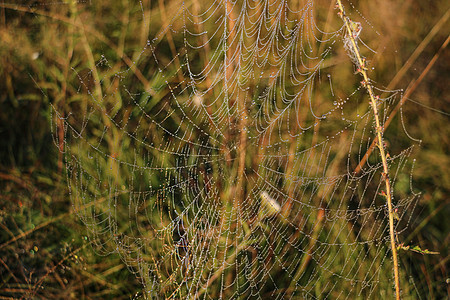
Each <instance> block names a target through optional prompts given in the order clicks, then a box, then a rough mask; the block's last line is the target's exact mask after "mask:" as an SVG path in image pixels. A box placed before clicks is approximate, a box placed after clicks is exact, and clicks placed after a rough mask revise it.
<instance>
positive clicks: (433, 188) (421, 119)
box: [0, 0, 450, 299]
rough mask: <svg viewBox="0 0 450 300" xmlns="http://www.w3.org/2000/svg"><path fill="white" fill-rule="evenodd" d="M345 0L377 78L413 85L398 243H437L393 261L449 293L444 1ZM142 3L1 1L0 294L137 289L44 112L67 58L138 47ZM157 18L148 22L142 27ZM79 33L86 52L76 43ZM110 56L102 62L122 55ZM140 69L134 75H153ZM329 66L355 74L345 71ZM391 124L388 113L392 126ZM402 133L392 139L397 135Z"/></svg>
mask: <svg viewBox="0 0 450 300" xmlns="http://www.w3.org/2000/svg"><path fill="white" fill-rule="evenodd" d="M165 2H166V5H167V6H170V5H171V3H172V2H173V1H165ZM327 3H328V2H326V1H318V3H317V6H320V5H325V6H327ZM344 4H345V3H344ZM142 5H143V7H144V11H145V15H146V16H148V17H149V19H152V17H153V16H159V15H160V13H161V10H160V9H161V7H160V5H159V4H158V3H150V4H149V3H147V2H145V3H143V4H142ZM347 5H348V3H347ZM353 5H354V6H355V7H353V8H352V7H351V6H350V5H348V8H347V9H348V10H350V11H353V14H354V16H355V19H358V18H361V16H364V17H365V18H367V22H370V24H371V26H373V29H374V30H371V31H369V33H368V34H367V35H365V36H364V40H368V41H370V45H371V46H374V48H375V50H376V51H377V53H376V54H374V55H373V57H372V59H371V64H372V65H373V66H375V67H376V68H375V71H374V72H372V74H371V76H372V77H373V79H374V80H375V82H377V83H378V84H379V85H381V86H388V85H389V83H390V82H391V81H392V79H393V78H396V79H395V81H396V82H395V83H394V85H393V86H389V87H390V88H391V89H400V88H403V89H406V90H407V91H408V88H409V89H413V91H412V93H411V94H410V95H409V98H410V99H411V100H407V101H406V102H405V103H404V105H403V108H402V115H403V118H404V119H403V122H404V124H405V125H406V127H407V128H406V129H407V131H408V133H409V134H410V135H411V136H412V137H414V138H416V139H420V140H422V143H421V146H420V147H419V148H416V149H415V150H414V153H413V157H414V158H415V159H416V162H415V166H414V171H413V178H412V180H413V187H414V189H415V191H416V192H420V193H422V196H421V198H420V200H419V202H418V204H417V207H416V208H415V210H414V217H413V218H412V220H411V222H410V223H409V228H408V230H407V231H406V232H403V233H402V235H401V237H402V241H403V242H404V243H405V244H411V245H419V246H420V247H421V248H422V249H430V250H433V251H438V252H439V253H440V254H439V255H421V254H418V253H414V252H401V253H400V261H401V268H403V269H404V270H405V272H406V273H407V274H409V276H410V277H411V280H413V281H414V283H415V286H416V290H417V294H418V295H419V296H420V297H421V298H422V299H444V298H446V297H448V295H449V293H450V287H449V274H448V266H449V261H448V260H449V256H448V255H449V253H448V245H449V242H450V235H449V222H448V218H449V215H450V206H449V204H450V198H449V197H448V195H449V193H450V155H449V153H450V126H448V124H449V121H450V109H449V105H450V97H449V92H450V90H449V88H448V87H449V74H450V64H449V63H448V62H449V61H450V53H449V51H448V50H447V48H446V44H445V41H446V39H447V38H448V36H449V33H450V30H449V29H450V22H449V15H450V13H449V7H450V5H449V3H448V1H445V0H439V1H390V0H379V1H362V2H361V3H358V4H356V3H353ZM356 11H358V12H359V14H360V15H361V16H360V15H359V14H358V13H357V12H356ZM140 13H141V12H140V3H139V2H137V3H135V2H132V3H129V2H128V1H116V2H111V1H109V2H106V1H92V2H86V3H77V4H73V3H72V4H64V3H60V4H53V5H45V2H39V1H34V2H33V1H31V2H27V3H24V5H19V6H16V5H13V4H6V3H5V1H2V2H0V278H1V280H0V299H11V298H14V299H15V298H30V299H35V298H36V299H39V298H42V299H63V298H64V299H72V298H80V297H81V298H83V299H129V298H132V297H133V296H134V295H136V294H137V293H139V292H140V291H141V289H142V286H141V284H140V283H139V282H138V280H136V278H135V277H134V275H132V273H131V272H129V271H128V270H127V267H126V265H124V264H123V263H122V262H121V260H120V258H119V257H118V255H108V256H100V255H97V254H96V252H95V251H94V250H93V249H92V247H91V245H90V243H89V240H88V239H87V236H86V234H84V232H85V231H86V229H85V226H84V225H83V224H82V223H81V222H80V220H79V218H78V216H77V215H76V214H74V210H73V208H72V204H71V203H70V200H69V197H68V191H67V184H66V183H65V174H64V173H65V168H64V167H63V162H62V159H63V158H62V155H61V154H60V153H59V151H58V146H59V145H58V140H57V139H55V136H56V137H57V136H58V132H57V130H58V128H57V127H56V126H55V124H54V121H52V117H54V116H52V113H53V112H52V111H53V109H52V106H53V107H55V108H58V109H59V108H62V107H64V105H66V104H67V103H68V102H73V101H77V97H79V94H78V93H77V88H78V85H77V82H78V78H77V76H76V74H75V72H73V71H72V69H71V68H72V67H73V66H78V67H79V66H83V67H84V68H85V69H86V70H89V69H90V68H92V64H93V62H94V61H99V60H101V57H100V56H97V54H96V53H106V54H109V52H113V54H111V55H108V57H114V56H115V57H124V54H125V55H127V57H129V58H130V59H133V58H136V56H137V55H139V52H140V46H139V45H142V41H143V40H144V41H145V36H144V37H143V36H139V35H132V34H130V33H132V32H139V27H140V26H141V24H140V23H139V22H135V21H134V20H133V18H132V17H136V16H137V15H139V14H140ZM80 15H83V16H84V18H83V20H88V21H87V22H84V25H83V26H84V31H81V30H80V27H79V26H78V25H77V23H76V22H75V20H76V18H77V17H78V16H80ZM156 19H158V18H156ZM158 20H159V19H158ZM363 24H364V22H363ZM125 25H126V26H125ZM160 26H161V24H155V26H154V27H151V28H150V29H149V31H150V35H152V34H153V35H154V34H155V33H156V29H157V28H158V27H160ZM365 26H366V25H365ZM124 28H126V29H124ZM152 30H154V31H155V32H152ZM86 45H89V47H90V49H92V53H94V54H95V56H94V57H89V55H85V53H86V52H85V51H86V49H85V48H84V47H86ZM419 45H420V46H419ZM443 45H444V46H445V47H444V46H443ZM418 46H419V48H418ZM415 51H416V52H415ZM167 53H168V57H167V59H168V60H170V57H171V54H170V51H169V50H168V51H167ZM413 53H416V54H417V55H414V56H415V57H414V59H412V60H411V56H412V54H413ZM343 57H344V58H345V53H343ZM433 57H435V58H436V60H435V61H433ZM430 62H432V63H433V64H432V65H429V64H430ZM112 63H113V64H116V65H115V66H113V67H112V69H118V68H120V66H123V64H126V62H124V61H123V60H120V59H117V61H112ZM427 66H430V68H429V69H427ZM116 67H117V68H116ZM78 69H79V68H78ZM147 71H148V74H151V70H147ZM400 71H401V73H399V72H400ZM86 72H87V71H86ZM148 74H144V77H145V76H147V78H151V76H148ZM399 74H400V75H399ZM82 76H85V77H88V75H87V74H82ZM334 76H335V77H337V75H334ZM338 76H339V78H340V79H339V80H340V81H342V82H349V84H357V80H358V78H355V75H354V74H352V73H349V72H348V71H343V72H342V74H338ZM422 77H423V78H422ZM398 78H399V79H398ZM418 78H419V80H420V82H417V80H418ZM397 79H398V80H397ZM415 83H416V84H415ZM400 126H401V122H400V121H397V122H396V123H395V122H393V124H392V125H391V127H392V128H391V130H392V131H393V132H394V131H395V130H397V129H396V128H399V127H400ZM392 136H395V135H392ZM409 143H410V140H409V139H405V140H395V145H401V146H399V147H405V145H408V144H409ZM392 144H394V143H393V142H392ZM395 145H394V147H395Z"/></svg>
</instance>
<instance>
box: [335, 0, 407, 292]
mask: <svg viewBox="0 0 450 300" xmlns="http://www.w3.org/2000/svg"><path fill="white" fill-rule="evenodd" d="M337 8H338V9H339V16H340V17H341V18H342V20H343V21H344V24H345V27H346V29H347V35H348V38H349V39H350V40H351V44H352V47H353V53H354V54H355V56H356V58H357V61H358V64H359V66H358V71H359V73H360V74H361V75H362V76H363V78H364V81H363V85H364V87H365V88H366V90H367V92H368V94H369V97H370V104H371V106H372V110H373V114H374V117H375V130H376V136H377V140H378V148H379V149H380V156H381V161H382V162H383V179H384V182H385V185H386V200H387V205H388V210H389V234H390V240H391V250H392V258H393V261H394V279H395V294H396V299H397V300H399V299H400V280H399V274H398V258H397V247H396V245H395V232H394V211H393V208H392V193H391V183H390V181H389V168H388V164H387V158H386V152H385V149H384V142H383V134H382V133H383V129H382V127H381V123H380V118H379V115H378V109H377V97H375V95H374V92H373V89H372V85H371V84H370V81H369V76H368V75H367V71H366V69H365V62H364V59H363V58H362V57H361V54H360V52H359V48H358V46H357V44H356V40H355V35H354V32H353V30H352V28H351V27H350V19H349V18H348V17H347V16H346V15H345V12H344V6H343V5H342V2H341V0H337Z"/></svg>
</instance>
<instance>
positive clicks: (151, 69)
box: [53, 0, 417, 299]
mask: <svg viewBox="0 0 450 300" xmlns="http://www.w3.org/2000/svg"><path fill="white" fill-rule="evenodd" d="M330 5H331V6H330ZM333 6H334V3H331V4H330V3H328V2H327V3H326V4H325V5H323V3H322V4H320V3H315V1H279V0H265V1H252V0H242V1H234V2H233V1H230V0H225V1H209V0H208V1H200V0H192V1H178V0H173V1H163V0H160V1H153V2H152V3H151V4H148V3H147V2H136V3H130V4H125V6H124V9H127V15H128V17H129V20H127V22H128V23H129V24H134V25H133V26H134V27H133V28H139V31H133V32H127V34H126V35H125V37H124V38H123V40H120V38H117V45H118V46H114V45H116V44H114V45H111V44H107V43H105V44H104V46H102V47H101V48H102V49H103V51H102V52H100V53H95V52H94V51H93V50H92V49H94V47H92V48H89V47H86V45H88V46H89V45H90V43H94V42H92V41H95V39H96V38H97V37H96V36H94V37H92V35H94V33H93V32H92V31H91V32H88V31H86V30H85V31H84V34H85V36H84V37H83V36H82V38H80V40H82V41H84V43H85V46H84V49H85V52H84V53H85V54H86V55H88V56H89V55H91V57H89V59H88V60H89V61H90V65H83V64H79V65H77V64H76V63H75V64H74V65H73V68H72V71H71V72H72V73H73V76H75V77H76V79H77V81H78V91H77V93H78V98H76V99H75V100H73V101H71V102H68V103H66V106H65V107H64V108H60V107H55V110H54V113H53V119H54V127H55V128H54V132H55V142H56V144H57V145H58V147H60V146H61V145H63V148H61V147H60V148H61V150H62V149H63V151H64V157H65V158H64V160H65V166H66V170H67V183H68V190H69V194H70V198H71V201H72V203H73V205H74V207H75V208H76V211H77V213H78V215H79V216H80V218H81V219H82V221H83V222H84V223H85V225H86V226H87V229H88V232H89V236H90V239H91V241H92V242H93V244H94V245H95V247H94V248H95V249H96V251H98V252H99V253H101V254H105V255H106V254H112V253H116V254H118V255H120V257H121V258H122V260H123V262H124V263H125V264H126V265H127V266H128V268H129V270H130V271H131V272H133V273H134V274H135V275H136V276H137V278H139V280H140V281H141V282H142V284H143V287H144V288H143V292H142V293H141V294H140V295H142V296H144V297H146V298H155V299H157V298H161V299H165V298H167V299H170V298H177V299H186V298H189V299H198V298H199V299H238V298H239V299H253V298H254V299H285V298H286V299H310V298H311V299H315V298H320V299H326V298H332V299H338V298H339V299H355V298H359V297H361V298H368V297H375V298H376V297H381V296H383V295H385V296H389V295H392V294H393V289H392V287H393V286H392V281H393V280H392V278H393V271H392V259H391V257H392V255H391V251H390V244H389V230H388V229H389V223H388V218H387V208H386V198H385V197H384V196H383V189H384V181H383V176H385V175H384V174H383V168H382V164H381V160H380V158H379V152H378V151H377V150H374V151H373V152H371V154H370V155H369V157H368V159H367V161H366V162H365V163H364V164H363V166H362V168H359V169H360V170H358V171H357V172H355V169H356V168H357V167H358V164H359V162H360V161H361V160H362V159H363V156H364V155H365V153H366V152H367V151H368V150H369V148H370V147H371V144H372V143H373V142H374V137H375V133H374V125H373V124H374V123H373V113H372V110H371V107H370V105H369V104H368V101H367V95H366V93H365V90H364V88H363V87H362V86H360V85H359V83H358V80H360V79H358V75H357V74H355V75H354V77H355V82H351V83H349V82H345V81H343V80H342V79H341V76H343V75H341V74H344V73H353V72H355V71H356V70H355V67H354V65H353V63H352V61H353V60H354V58H353V55H354V54H353V53H352V50H349V48H348V46H346V43H347V42H346V36H345V35H346V33H345V31H344V28H343V27H342V26H343V24H342V22H341V20H340V19H339V18H338V17H337V14H336V11H335V10H334V9H333ZM85 10H86V11H89V6H86V7H85ZM97 13H98V12H97ZM78 17H79V18H80V19H82V18H83V17H85V18H87V17H86V15H83V14H81V15H80V16H78ZM90 17H91V18H93V15H92V14H91V15H90ZM358 17H359V16H358V15H357V14H356V15H355V18H356V19H357V18H358ZM359 19H360V21H362V22H361V23H356V21H355V23H352V24H353V25H354V26H355V29H354V30H355V36H356V37H357V38H358V39H359V42H358V43H359V47H361V51H363V52H364V53H366V55H367V56H368V57H370V55H374V54H373V52H372V49H370V48H368V46H365V44H364V43H363V41H362V39H363V37H364V30H365V29H366V30H373V29H371V28H370V27H371V26H370V23H368V22H364V19H363V20H361V18H359ZM135 24H139V25H138V26H136V25H135ZM129 26H130V27H131V26H132V25H129ZM111 27H112V28H111V34H112V37H111V38H113V37H114V34H115V33H114V32H115V31H117V30H118V31H120V30H121V28H113V26H112V25H111ZM91 38H92V39H91ZM90 39H91V40H90ZM102 42H104V41H102ZM131 43H133V45H140V46H139V47H138V48H137V49H136V48H133V49H128V48H127V47H126V45H127V44H131ZM127 55H128V56H127ZM117 61H122V63H121V64H118V63H117ZM117 66H119V67H117ZM348 77H349V76H348V75H346V78H348ZM350 77H352V76H350ZM372 84H373V86H374V89H375V91H376V92H377V93H378V95H380V98H379V111H380V113H381V115H380V118H381V119H382V122H383V123H384V122H385V121H386V120H387V118H388V116H389V113H390V112H391V110H392V109H393V107H394V106H395V105H396V104H397V103H398V101H399V98H400V97H401V92H400V91H385V90H383V89H382V85H381V84H380V85H379V86H380V87H377V86H378V84H376V83H372ZM399 122H401V121H399ZM61 126H63V128H64V135H63V136H62V137H61V135H58V133H57V132H58V129H59V128H60V127H61ZM396 128H398V131H397V132H391V133H390V134H391V139H390V142H391V144H394V143H395V136H396V135H405V134H407V132H406V131H404V130H403V129H402V127H401V126H398V127H396ZM388 140H389V138H388ZM411 141H412V142H414V141H413V140H411ZM389 146H390V145H386V147H387V148H389ZM395 149H399V150H398V151H396V152H395V153H390V156H389V159H388V161H389V168H390V173H391V174H390V179H391V182H392V186H393V187H394V206H395V212H396V220H395V222H396V223H395V230H396V232H397V233H401V232H402V230H404V229H405V228H406V226H407V225H408V223H409V222H410V220H409V218H410V216H411V213H412V210H413V208H414V205H415V202H416V201H415V200H416V198H417V194H414V192H413V190H412V188H411V186H410V182H411V174H412V173H411V167H410V166H411V164H412V159H409V158H410V156H411V152H412V149H413V147H412V146H411V145H402V146H398V147H396V148H395ZM397 184H401V185H402V186H405V185H406V186H407V189H408V191H409V196H406V197H399V196H397V195H396V193H395V191H396V190H395V188H396V186H397ZM386 286H388V287H389V288H388V289H387V290H386V289H385V287H386Z"/></svg>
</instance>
